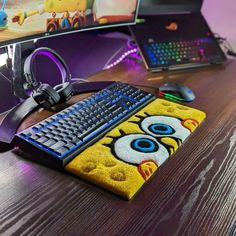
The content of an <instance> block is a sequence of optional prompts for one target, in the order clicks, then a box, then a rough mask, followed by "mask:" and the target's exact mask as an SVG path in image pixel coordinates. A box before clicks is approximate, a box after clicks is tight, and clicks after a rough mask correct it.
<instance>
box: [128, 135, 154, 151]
mask: <svg viewBox="0 0 236 236" xmlns="http://www.w3.org/2000/svg"><path fill="white" fill-rule="evenodd" d="M131 147H132V148H133V149H134V150H136V151H138V152H144V153H149V152H156V151H158V144H157V143H156V142H154V141H153V140H151V139H147V138H139V139H136V140H134V141H133V142H132V143H131Z"/></svg>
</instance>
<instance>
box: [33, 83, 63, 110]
mask: <svg viewBox="0 0 236 236" xmlns="http://www.w3.org/2000/svg"><path fill="white" fill-rule="evenodd" d="M33 98H34V100H35V101H36V102H37V103H38V104H39V105H40V106H41V107H42V108H44V109H50V108H51V107H53V106H55V105H56V104H57V103H59V101H60V95H59V94H58V93H57V92H56V91H55V90H54V89H53V88H52V87H51V86H50V85H48V84H42V85H40V87H39V88H38V89H37V91H36V93H35V94H33Z"/></svg>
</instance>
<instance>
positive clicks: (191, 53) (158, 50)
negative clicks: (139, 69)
mask: <svg viewBox="0 0 236 236" xmlns="http://www.w3.org/2000/svg"><path fill="white" fill-rule="evenodd" d="M214 45H215V44H213V41H212V39H209V38H200V39H196V40H185V41H173V42H149V43H146V44H144V45H143V47H144V50H145V52H146V54H147V55H148V60H149V63H150V64H151V65H152V66H157V67H166V66H167V67H168V66H171V65H178V64H187V63H196V62H208V61H210V60H211V59H212V58H211V57H212V55H211V53H212V51H215V50H213V49H215V48H214V47H215V46H214Z"/></svg>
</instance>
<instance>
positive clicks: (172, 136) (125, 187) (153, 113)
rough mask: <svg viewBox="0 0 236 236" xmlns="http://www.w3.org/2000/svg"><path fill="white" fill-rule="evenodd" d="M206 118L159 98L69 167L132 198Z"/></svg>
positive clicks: (197, 111)
mask: <svg viewBox="0 0 236 236" xmlns="http://www.w3.org/2000/svg"><path fill="white" fill-rule="evenodd" d="M205 117H206V115H205V113H204V112H202V111H199V110H196V109H193V108H190V107H187V106H183V105H180V104H177V103H173V102H169V101H166V100H163V99H156V100H155V101H153V102H152V103H150V104H149V105H147V106H146V107H145V108H143V109H142V110H140V111H139V112H138V113H136V114H135V115H133V116H132V117H131V118H129V119H128V120H126V121H125V122H123V123H122V124H120V125H118V126H117V127H115V128H114V129H113V130H111V131H110V132H109V133H108V134H106V135H105V136H104V137H103V138H101V139H100V140H99V141H98V142H96V143H95V144H93V145H92V146H90V147H88V148H87V149H86V150H84V151H83V152H82V153H80V154H79V155H78V156H77V157H76V158H74V159H73V160H72V161H71V162H70V163H69V164H67V166H66V170H67V171H69V172H71V173H73V174H75V175H77V176H80V177H81V178H84V179H86V180H88V181H91V182H92V183H94V184H96V185H99V186H101V187H103V188H106V189H108V190H110V191H112V192H114V193H116V194H119V195H120V196H122V197H125V198H127V199H131V198H132V197H133V196H134V194H135V193H136V192H137V191H138V190H139V189H140V188H141V187H142V185H143V184H144V183H145V182H146V181H148V179H149V178H150V177H151V176H152V175H153V174H154V172H155V171H156V170H157V169H158V168H159V167H160V166H161V165H162V164H163V163H164V162H165V161H167V160H168V159H169V158H170V157H171V156H172V155H173V153H174V152H175V151H176V150H177V149H178V148H179V147H180V146H181V144H182V143H183V142H184V141H185V140H186V138H187V137H188V136H189V135H190V134H191V133H192V132H194V130H195V129H196V128H197V126H198V125H199V124H200V123H201V122H202V121H203V120H204V119H205ZM190 141H191V140H189V142H190ZM144 191H145V190H144Z"/></svg>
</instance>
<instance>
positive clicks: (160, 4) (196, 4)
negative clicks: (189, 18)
mask: <svg viewBox="0 0 236 236" xmlns="http://www.w3.org/2000/svg"><path fill="white" fill-rule="evenodd" d="M202 3H203V0H191V1H190V0H141V6H140V15H145V14H162V13H177V12H186V11H187V12H196V11H200V9H201V6H202Z"/></svg>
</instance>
